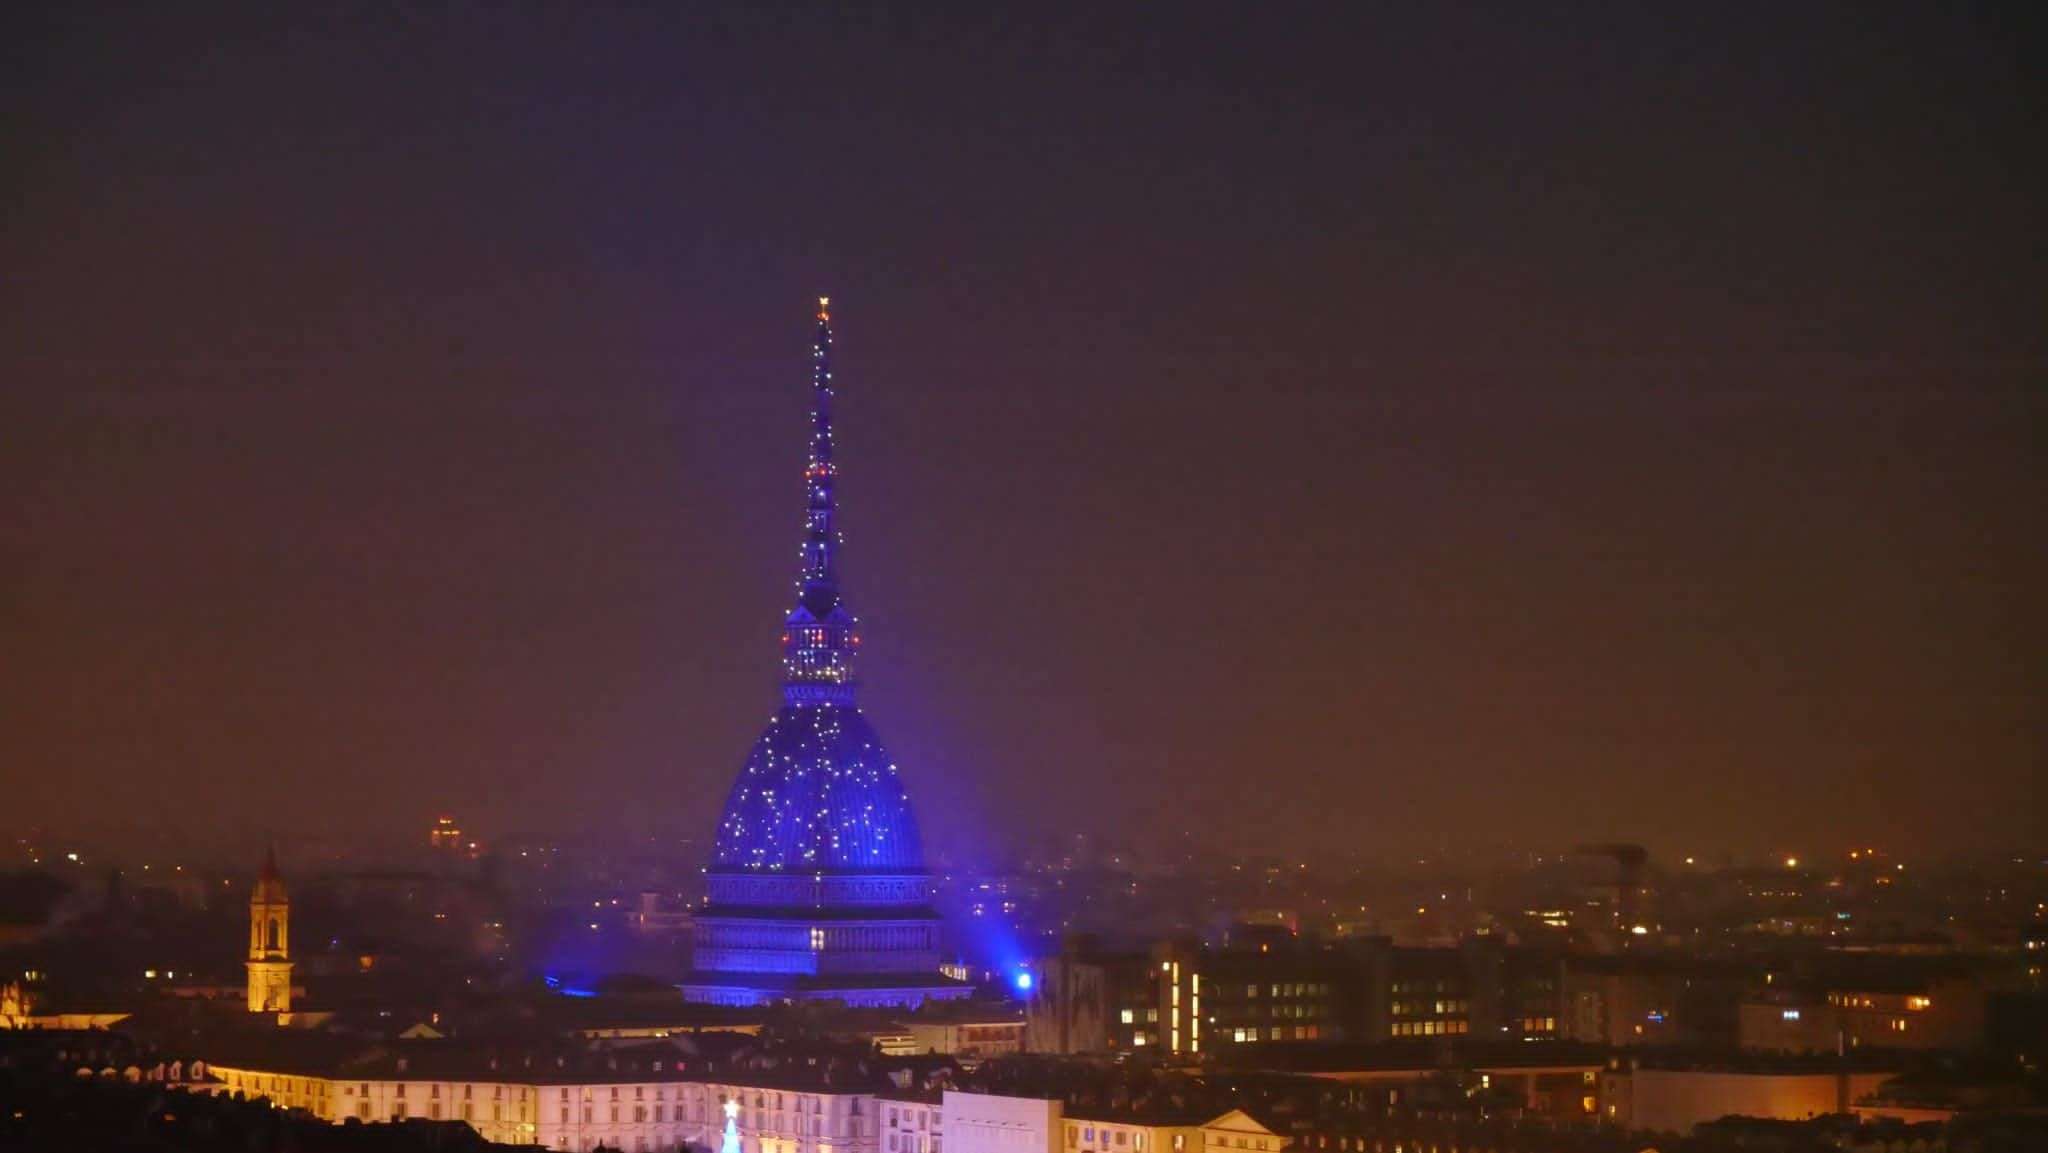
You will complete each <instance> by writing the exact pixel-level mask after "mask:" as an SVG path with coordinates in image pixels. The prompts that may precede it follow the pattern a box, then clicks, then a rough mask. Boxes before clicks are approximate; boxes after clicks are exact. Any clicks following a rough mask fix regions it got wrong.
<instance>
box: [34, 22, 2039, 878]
mask: <svg viewBox="0 0 2048 1153" xmlns="http://www.w3.org/2000/svg"><path fill="white" fill-rule="evenodd" d="M308 19H309V18H306V17H303V16H299V17H286V16H283V15H281V14H259V13H243V14H236V15H232V16H230V15H227V14H222V13H216V14H211V15H205V16H192V15H190V14H179V15H175V16H173V15H169V14H154V13H126V14H120V15H116V14H114V13H112V12H110V11H100V10H92V9H84V8H82V9H78V10H75V11H59V10H54V9H53V10H51V11H47V12H42V13H38V14H36V15H35V16H34V17H33V18H32V19H30V20H29V21H27V28H26V29H25V30H26V31H27V32H28V33H29V34H28V35H25V36H24V37H22V38H20V40H19V42H20V43H23V44H27V45H31V46H32V47H33V48H34V50H35V60H34V61H33V63H32V66H30V67H27V68H25V69H22V70H20V71H19V73H18V77H17V79H16V80H15V82H14V83H15V84H16V85H18V86H19V88H20V90H21V93H20V94H21V96H22V97H24V98H25V106H26V107H28V108H30V109H31V110H32V114H31V115H30V116H28V117H25V118H24V121H23V124H22V125H21V126H20V127H19V128H18V129H17V130H16V132H15V133H12V134H11V135H14V136H16V138H17V139H18V140H19V142H20V148H19V149H18V154H19V156H20V157H21V160H20V161H19V163H18V165H17V167H16V168H15V176H16V180H15V181H14V182H12V183H14V184H15V186H16V187H17V189H18V191H19V198H18V206H17V209H16V211H13V212H11V213H9V214H8V215H9V218H8V220H7V221H6V222H5V223H4V224H0V266H4V267H6V268H8V269H9V270H10V274H9V275H8V276H7V277H6V278H5V279H4V280H0V318H4V319H0V334H4V339H0V379H4V380H5V381H7V382H9V383H8V384H7V385H6V386H4V387H0V493H5V494H6V495H5V496H0V502H4V510H5V514H6V515H5V516H4V517H0V562H4V568H5V569H6V571H7V572H8V573H9V575H8V576H7V577H6V578H5V583H4V584H0V636H4V638H5V640H6V647H7V648H8V649H9V650H10V654H9V657H8V659H6V660H5V661H0V698H4V699H5V700H7V701H8V702H9V703H8V706H7V708H6V712H5V724H4V725H0V763H4V764H5V765H7V766H8V779H9V791H10V794H11V795H13V796H14V797H16V798H17V799H19V800H20V801H21V802H22V803H21V805H20V806H19V808H18V809H17V815H16V816H15V817H14V818H13V820H14V821H18V822H20V823H21V825H22V826H23V827H26V826H28V825H35V826H38V827H42V828H47V829H50V830H53V831H58V832H62V831H64V830H68V829H80V828H90V827H93V826H95V825H98V826H102V827H105V826H111V827H113V828H116V829H120V828H130V829H135V830H139V831H141V832H144V833H155V834H161V835H164V836H178V837H187V838H190V839H192V840H194V841H195V842H197V843H202V844H212V845H222V846H227V847H228V850H229V851H230V852H232V851H233V850H234V847H235V846H238V845H242V846H246V845H249V844H260V843H262V842H263V841H265V840H268V839H269V838H271V837H273V836H277V835H280V834H284V833H287V832H290V833H294V834H296V835H303V836H305V837H308V838H312V839H323V838H324V839H329V840H336V841H346V840H348V839H349V838H351V837H367V836H373V835H389V834H391V833H392V831H394V830H395V831H396V834H397V835H399V836H402V837H408V838H409V837H412V836H414V835H415V830H417V829H418V828H420V827H422V826H423V824H424V821H425V819H426V818H427V817H429V816H430V815H432V814H436V813H440V812H453V813H457V814H460V815H461V816H462V818H463V820H464V822H465V823H467V824H470V825H473V826H475V827H479V828H488V829H495V830H503V831H507V832H511V831H518V832H522V833H527V832H531V833H539V834H546V833H549V832H560V833H562V834H565V835H567V834H574V833H577V832H579V831H582V830H589V829H618V830H622V831H623V832H625V833H638V832H671V833H672V832H684V833H693V835H695V836H696V837H697V838H698V844H699V846H700V848H701V849H703V850H706V851H708V849H709V846H710V843H711V835H710V830H711V829H712V828H713V826H714V824H715V823H716V819H717V815H718V813H719V810H720V806H721V803H722V802H723V801H724V799H725V795H726V784H727V782H728V781H729V780H730V778H731V774H732V773H733V771H734V769H735V767H736V765H737V762H738V750H741V749H744V748H745V747H746V744H747V741H748V740H749V738H750V737H751V736H752V735H753V734H754V733H755V732H757V731H758V730H759V728H760V725H761V723H762V721H763V719H764V717H765V716H766V714H767V713H768V712H770V711H771V710H770V709H769V707H768V705H767V702H765V701H764V700H763V696H762V692H761V676H760V659H759V658H760V656H761V654H762V653H763V652H764V651H765V649H766V647H767V646H768V645H769V644H772V643H773V641H774V638H775V637H776V635H777V633H778V631H779V628H780V620H781V616H782V613H783V611H784V610H785V609H786V607H787V606H786V605H784V604H782V603H781V601H782V599H783V590H784V588H785V587H786V586H785V585H784V584H783V583H782V582H783V581H784V580H785V579H786V570H787V561H788V554H787V551H786V550H787V542H788V531H789V529H790V528H791V527H792V518H791V516H790V515H789V514H790V508H791V504H790V502H791V499H792V496H793V492H792V486H791V484H790V478H791V476H792V475H793V473H794V471H795V469H796V468H797V466H798V465H799V464H800V463H801V461H800V458H799V456H798V455H797V454H796V452H795V450H794V448H793V446H792V445H791V444H790V443H789V438H788V436H787V432H788V430H789V429H791V428H794V427H797V425H798V422H799V421H800V420H801V419H802V411H803V405H804V401H803V397H802V392H801V389H799V388H798V387H796V386H797V385H798V384H799V383H800V377H799V375H798V374H799V373H800V371H801V370H800V368H799V367H798V366H800V365H801V364H802V356H803V352H804V341H803V336H802V333H801V331H800V330H796V329H793V328H792V327H791V326H790V325H789V323H788V318H789V317H790V315H791V314H792V309H793V308H795V307H802V306H803V305H804V303H805V302H807V301H809V300H810V299H812V298H813V297H815V296H817V295H819V294H821V293H823V294H828V295H830V296H831V297H832V298H833V300H834V308H835V310H843V314H844V315H845V316H846V317H848V318H849V323H850V325H851V327H850V328H849V330H848V331H849V332H850V333H851V334H852V335H851V336H850V337H849V339H847V340H846V341H845V344H844V347H843V348H842V349H841V350H840V353H841V358H842V364H843V365H844V366H845V367H846V370H847V371H848V372H850V373H852V374H853V375H854V376H855V378H856V379H858V380H859V381H861V382H862V384H861V396H862V402H861V405H860V406H859V407H858V409H856V410H854V411H852V412H849V413H848V414H847V415H846V418H845V420H844V422H843V424H842V431H843V435H844V438H845V441H844V443H845V445H846V446H847V449H848V451H849V453H850V454H851V455H852V456H853V458H855V459H857V460H858V461H859V462H860V463H859V465H858V466H857V467H854V468H853V469H851V470H850V471H849V475H848V478H847V479H846V482H845V483H846V486H847V488H846V492H847V493H849V494H855V495H853V496H852V498H851V501H852V503H851V507H852V508H853V509H854V510H855V511H853V512H852V513H851V514H850V515H851V517H852V526H851V530H852V531H851V538H852V543H851V546H850V547H851V548H852V550H853V556H854V557H855V558H857V559H855V561H854V563H853V565H852V567H851V570H850V571H851V572H852V573H853V575H852V576H851V577H850V578H849V584H850V586H851V588H850V591H851V595H852V598H853V599H854V600H855V601H857V602H858V603H859V604H861V605H862V608H863V613H864V614H865V616H866V619H867V622H868V624H869V626H870V627H871V629H872V631H873V638H872V640H871V642H870V643H869V644H868V645H867V646H866V647H865V649H864V651H863V658H862V659H863V661H864V663H865V665H866V666H867V667H868V668H869V669H871V670H874V672H875V674H876V675H875V676H874V677H873V678H872V684H871V687H870V688H869V689H868V690H866V692H867V694H868V701H869V703H870V704H871V705H872V706H873V708H874V710H875V712H876V713H877V715H880V716H885V717H887V718H888V732H889V735H890V740H891V744H892V751H893V752H894V753H895V754H896V756H897V758H898V760H899V761H900V763H901V764H902V766H903V774H904V779H905V782H906V785H907V787H908V788H909V790H910V791H911V792H912V793H913V794H914V795H915V796H916V797H917V798H918V810H919V818H920V822H921V824H922V825H923V827H924V834H925V840H926V841H927V842H928V844H929V845H930V846H931V847H932V849H933V851H934V853H935V854H945V855H947V856H948V857H950V858H953V859H964V860H974V859H975V858H976V855H977V854H978V853H984V852H985V851H986V850H985V849H984V846H991V845H993V846H997V847H1004V848H1007V847H1008V846H1011V845H1013V844H1014V843H1016V842H1019V841H1032V840H1042V839H1049V838H1053V837H1057V836H1060V835H1063V834H1065V833H1068V832H1072V831H1084V832H1088V833H1091V834H1094V835H1097V836H1098V837H1103V838H1108V839H1111V840H1118V841H1124V842H1128V843H1132V844H1137V845H1141V846H1143V845H1157V844H1161V843H1164V844H1167V845H1172V844H1174V843H1175V842H1176V841H1177V840H1189V839H1192V840H1193V842H1194V843H1195V844H1197V845H1199V847H1200V848H1201V849H1202V850H1204V851H1210V852H1214V853H1216V854H1218V855H1232V854H1236V855H1261V854H1273V853H1275V851H1276V847H1282V848H1283V849H1284V848H1287V847H1291V846H1297V845H1303V846H1315V847H1316V848H1315V849H1314V850H1313V851H1318V852H1333V853H1341V852H1346V851H1351V850H1353V849H1354V848H1355V849H1356V851H1358V852H1360V853H1362V854H1366V855H1385V856H1398V855H1404V854H1411V853H1412V854H1419V855H1429V854H1432V853H1436V852H1438V851H1441V850H1443V849H1445V848H1447V847H1456V848H1459V849H1461V850H1462V849H1464V848H1466V847H1469V846H1478V845H1502V846H1507V845H1526V846H1552V847H1560V848H1561V847H1564V846H1568V845H1570V844H1573V843H1577V842H1580V841H1605V840H1627V841H1637V842H1641V843H1644V844H1647V845H1649V846H1651V847H1652V850H1653V852H1654V853H1655V854H1657V855H1658V856H1659V857H1661V858H1665V859H1673V858H1676V857H1677V856H1679V855H1681V854H1684V853H1686V852H1700V853H1720V852H1724V851H1732V852H1736V853H1740V854H1744V855H1749V856H1761V855H1764V854H1769V853H1781V852H1785V851H1792V850H1797V851H1802V852H1812V853H1815V854H1823V853H1829V852H1839V851H1840V850H1841V849H1843V848H1845V847H1847V846H1849V845H1877V846H1882V847H1884V848H1885V850H1886V851H1887V852H1893V853H1898V854H1900V855H1902V856H1905V855H1913V854H1937V853H1956V852H1971V851H1978V850H1981V849H1986V848H1991V849H1997V848H2004V847H2010V848H2013V849H2029V850H2033V849H2039V848H2041V847H2042V846H2043V843H2044V834H2048V828H2044V825H2043V815H2042V814H2043V813H2044V811H2048V806H2044V805H2043V804H2042V803H2041V798H2040V795H2039V779H2040V777H2041V775H2042V773H2041V769H2042V750H2043V747H2044V742H2043V737H2044V730H2043V726H2042V721H2041V719H2040V718H2041V716H2042V715H2043V713H2042V710H2041V708H2040V704H2041V699H2042V679H2041V678H2042V675H2043V674H2042V672H2041V669H2040V667H2039V662H2038V659H2037V658H2036V656H2035V654H2038V653H2039V652H2041V651H2042V650H2043V648H2044V645H2043V641H2044V639H2048V638H2044V632H2048V628H2044V625H2048V620H2044V614H2043V609H2042V607H2041V603H2040V598H2039V596H2038V590H2039V589H2040V588H2042V587H2048V548H2044V546H2043V544H2042V543H2041V535H2040V533H2039V531H2038V528H2037V526H2036V522H2037V521H2038V520H2039V519H2040V512H2041V510H2042V509H2043V508H2048V499H2044V498H2048V486H2044V470H2043V467H2042V465H2043V463H2044V462H2043V459H2042V445H2043V443H2044V442H2043V440H2042V437H2041V433H2042V430H2043V428H2044V427H2048V420H2044V418H2048V394H2044V391H2043V390H2042V389H2041V388H2040V387H2039V385H2040V381H2041V379H2043V370H2044V367H2048V345H2044V343H2043V336H2042V332H2041V329H2040V325H2039V323H2038V317H2039V316H2040V315H2042V314H2043V313H2044V312H2048V289H2044V285H2043V278H2042V276H2041V270H2040V253H2039V244H2040V228H2039V226H2040V220H2039V209H2038V205H2039V204H2040V203H2042V202H2043V201H2044V199H2048V197H2044V196H2043V195H2042V194H2043V192H2044V189H2043V187H2042V185H2043V181H2042V175H2043V174H2042V164H2041V160H2040V156H2039V150H2038V149H2037V148H2032V147H2028V146H2027V143H2028V140H2029V136H2028V132H2029V127H2028V126H2029V124H2030V123H2031V121H2030V120H2029V116H2028V113H2027V111H2026V93H2027V92H2028V90H2029V81H2028V78H2027V75H2026V71H2025V67H2026V66H2025V62H2024V57H2023V54H2022V52H2021V50H2020V48H2019V47H2018V45H2019V44H2021V43H2023V41H2024V39H2025V37H2024V33H2025V32H2026V31H2027V30H2028V29H2027V27H2026V17H2024V16H2021V15H2015V14H2013V13H2009V12H2005V11H2002V10H1998V9H1995V8H1994V9H1988V10H1985V11H1983V12H1979V13H1974V14H1961V13H1930V12H1926V11H1921V10H1917V9H1911V8H1904V7H1901V8H1879V9H1875V10H1868V9H1861V8H1856V7H1853V6H1838V7H1827V6H1821V7H1816V8H1813V9H1810V10H1805V11H1802V12H1799V13H1792V14H1785V15H1782V16H1780V17H1777V18H1775V19H1774V20H1773V21H1763V20H1753V21H1744V20H1741V19H1737V18H1733V17H1726V18H1721V19H1714V18H1710V17H1708V16H1705V15H1698V14H1696V15H1694V16H1691V17H1687V18H1684V19H1680V18H1676V17H1670V16H1668V14H1667V15H1665V16H1655V15H1650V14H1643V13H1637V14H1628V15H1621V16H1618V17H1615V19H1616V20H1617V21H1618V24H1619V27H1604V26H1602V25H1601V23H1600V22H1599V21H1596V20H1594V19H1592V18H1591V17H1589V16H1580V17H1572V16H1566V15H1558V16H1555V17H1554V18H1553V19H1552V21H1551V22H1548V23H1537V22H1534V21H1533V20H1521V21H1518V20H1513V19H1509V18H1506V17H1498V16H1497V17H1492V18H1489V17H1487V16H1485V15H1483V14H1479V13H1476V12H1471V11H1462V10H1460V11H1451V10H1445V11H1441V12H1429V13H1413V12H1411V13H1404V14H1376V15H1366V14H1352V15H1347V16H1343V17H1339V16H1336V15H1334V14H1333V15H1331V16H1329V18H1328V19H1327V20H1326V21H1321V22H1318V23H1317V26H1316V27H1313V28H1311V27H1282V26H1275V25H1271V24H1267V25H1260V26H1257V27H1245V28H1238V27H1237V26H1236V24H1235V22H1234V20H1233V18H1232V17H1231V15H1230V11H1229V10H1228V9H1225V8H1219V7H1209V6H1195V7H1192V8H1189V9H1188V10H1186V12H1185V14H1184V23H1182V24H1179V25H1176V26H1172V27H1150V26H1147V25H1146V23H1145V22H1144V21H1142V20H1139V19H1138V18H1136V17H1133V16H1125V15H1117V14H1108V15H1099V16H1093V17H1081V16H1073V17H1067V16H1062V15H1059V14H1042V15H1040V16H1038V17H1036V18H1034V19H1033V20H1029V21H1024V20H1012V21H1007V22H1005V21H999V20H993V19H987V20H984V19H982V18H978V17H975V16H972V15H966V14H953V15H948V16H945V17H932V18H930V19H928V20H920V21H908V20H902V19H889V18H886V17H883V16H879V15H878V16H873V17H863V16H859V15H853V14H846V13H838V14H831V13H826V12H822V11H811V12H807V13H804V14H802V15H801V16H799V15H797V14H795V13H791V14H786V15H758V14H756V15H748V14H729V15H726V16H723V17H720V18H718V19H704V20H701V21H693V20H692V19H691V18H690V17H688V16H687V15H684V14H679V13H607V14H605V15H604V17H603V18H601V19H593V20H591V21H588V22H578V21H570V20H567V19H566V18H565V17H561V16H559V15H556V16H550V15H547V14H546V13H544V12H538V11H531V10H529V11H517V10H514V11H509V12H504V13H499V14H495V15H488V14H483V13H478V12H456V13H447V14H438V15H433V16H428V17H422V18H421V19H420V21H419V22H418V23H417V24H415V25H412V26H409V27H405V28H400V27H397V26H394V25H392V24H388V23H385V22H384V18H382V17H377V16H372V15H368V14H360V13H359V14H330V15H328V16H325V17H321V18H318V19H313V20H312V22H311V23H307V22H306V20H308ZM1233 29H1235V31H1236V33H1238V34H1237V35H1229V34H1230V33H1231V32H1232V30H1233ZM1318 32H1320V33H1321V35H1317V33H1318ZM1226 40H1227V41H1228V42H1230V43H1231V44H1232V45H1233V47H1232V48H1231V49H1230V50H1228V51H1225V50H1222V49H1220V48H1218V47H1217V44H1218V43H1219V42H1222V41H1226ZM214 42H219V43H223V44H226V45H229V46H230V47H231V48H232V49H233V50H232V51H227V52H225V53H224V54H223V55H221V56H220V57H218V58H215V57H210V56H208V55H206V54H205V53H202V52H200V51H198V50H197V49H198V47H199V46H202V45H206V44H209V43H214ZM1623 44H1625V45H1627V46H1628V50H1627V51H1626V52H1624V51H1622V50H1621V49H1620V48H1619V47H1617V46H1618V45H1623ZM1450 61H1458V62H1461V63H1462V65H1463V67H1461V68H1459V69H1448V70H1447V69H1446V68H1445V67H1444V65H1445V64H1446V62H1450ZM367 62H375V63H376V65H377V67H378V68H380V69H382V70H383V71H382V75H383V76H384V78H385V82H384V83H383V84H381V85H379V86H378V87H377V90H376V91H375V92H374V93H370V94H366V93H365V92H364V90H363V88H362V87H361V80H362V69H363V67H364V66H365V65H366V63H367ZM542 65H549V66H548V67H542ZM259 97H260V98H259ZM284 141H292V142H295V144H296V146H295V147H291V148H282V147H279V145H280V144H281V143H282V142H284ZM1958 141H1967V146H1966V145H1965V144H1964V143H1958ZM657 809H658V811H654V810H657ZM8 831H9V832H18V831H20V830H19V829H17V828H13V827H10V828H9V829H8Z"/></svg>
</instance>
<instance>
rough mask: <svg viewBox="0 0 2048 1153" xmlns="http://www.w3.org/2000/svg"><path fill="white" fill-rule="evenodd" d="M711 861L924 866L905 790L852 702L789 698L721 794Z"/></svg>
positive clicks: (732, 865) (855, 867) (742, 865)
mask: <svg viewBox="0 0 2048 1153" xmlns="http://www.w3.org/2000/svg"><path fill="white" fill-rule="evenodd" d="M711 867H712V868H714V869H720V870H724V869H749V870H752V869H762V870H781V869H792V870H801V871H813V870H834V871H838V870H846V871H884V872H905V871H915V870H921V869H923V868H924V852H923V849H922V847H921V846H920V845H919V843H918V838H917V820H916V818H914V817H912V816H911V813H910V798H909V797H908V796H907V795H905V793H904V791H903V782H902V781H901V780H900V779H899V778H898V777H897V775H896V765H895V763H894V762H893V761H891V760H890V759H889V753H888V750H886V749H884V748H883V747H882V740H881V738H880V737H878V736H876V735H875V730H874V726H872V725H870V724H868V721H867V718H866V717H864V716H862V715H861V713H860V710H859V709H857V708H854V707H853V706H852V705H847V704H837V703H828V702H819V703H791V704H785V705H783V706H782V708H781V709H780V710H778V711H777V712H776V714H775V717H774V719H773V720H771V721H769V722H768V728H767V729H766V730H765V731H763V732H762V734H761V737H760V739H759V740H757V741H755V742H754V748H753V751H752V752H751V753H749V754H748V755H747V764H746V767H745V768H744V769H742V770H740V776H739V780H737V781H735V782H734V783H733V787H732V795H731V796H730V797H728V798H727V799H726V802H725V816H724V817H723V818H722V819H720V821H719V823H718V847H717V849H716V851H715V852H714V853H713V854H712V858H711Z"/></svg>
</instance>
